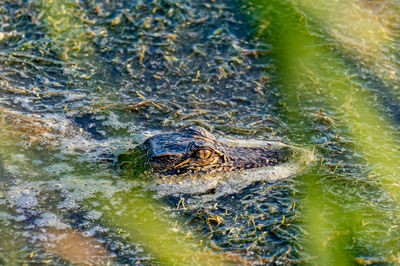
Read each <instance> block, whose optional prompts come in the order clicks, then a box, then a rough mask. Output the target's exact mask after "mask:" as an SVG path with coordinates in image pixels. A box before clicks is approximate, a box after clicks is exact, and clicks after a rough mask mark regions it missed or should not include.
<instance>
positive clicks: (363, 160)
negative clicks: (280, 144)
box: [0, 0, 400, 265]
mask: <svg viewBox="0 0 400 266" xmlns="http://www.w3.org/2000/svg"><path fill="white" fill-rule="evenodd" d="M356 2H357V3H358V1H356ZM0 3H1V5H0V21H1V24H0V25H1V27H0V62H1V63H0V125H1V129H0V140H1V141H0V155H1V157H0V159H1V168H0V177H1V180H0V188H1V190H0V222H1V223H0V224H1V225H0V236H1V237H0V264H9V263H23V262H26V263H29V262H32V263H33V262H37V263H48V264H53V265H59V264H68V263H69V262H71V261H72V262H80V260H79V259H76V258H72V257H71V252H66V251H65V250H60V249H58V248H57V245H58V246H60V245H67V246H68V245H71V246H74V245H76V243H77V242H82V241H83V242H85V244H86V246H89V247H93V249H92V250H91V252H89V253H88V254H87V258H88V260H89V261H90V262H92V263H104V264H106V263H107V262H110V263H113V264H125V263H127V264H134V263H143V264H154V263H161V264H162V263H171V261H168V260H166V259H165V254H163V252H162V251H160V250H162V249H165V250H168V247H165V245H166V243H168V244H170V242H166V241H167V240H165V239H167V238H168V234H167V235H166V236H164V235H163V234H162V233H160V232H159V234H157V235H159V236H160V239H158V238H157V237H154V239H153V238H149V237H147V236H143V235H141V233H140V232H141V231H143V232H151V229H149V230H150V231H147V230H148V229H146V226H147V227H148V226H150V225H151V226H153V224H156V223H157V221H160V222H159V223H162V224H164V225H165V226H166V227H165V228H167V229H168V230H170V231H171V232H173V234H174V232H176V231H179V232H182V233H183V235H184V239H185V240H186V239H189V240H190V241H191V242H190V243H189V244H187V248H188V249H193V250H196V251H197V250H201V251H202V252H206V251H207V250H211V251H212V252H213V253H217V254H225V255H226V256H228V255H231V254H230V253H233V254H236V257H235V258H234V259H231V260H227V261H228V262H230V263H235V262H242V263H244V262H246V261H247V262H249V263H259V264H267V263H271V264H274V263H283V264H296V263H303V262H310V263H319V264H332V263H336V264H337V263H340V262H342V261H346V262H349V261H350V262H351V263H360V264H365V263H367V262H373V263H396V262H398V260H399V255H398V254H399V253H398V252H400V247H399V242H398V236H399V229H398V221H399V210H400V206H399V204H398V201H397V200H396V199H397V194H396V193H394V192H393V191H390V190H388V189H387V187H388V186H391V187H396V186H398V182H396V177H397V176H395V175H394V176H391V179H390V182H388V181H387V179H382V175H383V174H382V171H379V168H380V167H381V168H385V167H386V165H385V162H376V161H375V162H376V164H375V163H371V159H370V158H375V157H374V156H373V152H371V153H368V149H367V148H365V147H368V146H366V145H364V146H363V145H361V144H360V143H363V141H365V140H368V136H363V135H362V134H361V133H362V132H363V131H362V130H360V132H361V133H360V134H353V133H352V132H353V131H352V130H353V129H354V128H353V127H352V125H353V124H352V123H351V121H352V120H351V119H352V117H350V116H349V115H348V114H347V113H346V112H345V111H343V110H346V108H347V107H348V106H356V104H355V103H353V102H351V101H349V102H345V100H343V104H341V105H339V104H338V102H340V101H342V98H340V95H335V94H334V93H331V96H332V98H331V99H333V100H327V99H330V98H329V97H327V96H326V95H324V92H323V91H327V89H326V88H328V87H329V86H330V85H329V84H334V86H338V87H340V86H342V87H350V85H349V84H351V86H353V85H354V88H356V89H355V90H353V91H350V90H349V94H354V95H355V96H354V98H357V97H358V96H359V97H361V99H364V100H365V103H367V105H369V106H371V107H373V108H374V110H377V112H378V113H379V114H381V115H380V116H378V117H377V119H378V120H379V119H381V120H384V121H386V120H387V121H389V122H388V123H389V124H390V127H389V129H386V128H385V129H382V130H385V134H387V135H388V136H389V135H390V136H391V137H393V136H394V137H393V139H394V142H392V144H393V143H394V146H395V147H393V148H392V149H393V152H394V153H395V154H397V148H398V141H397V140H398V139H397V137H398V125H397V124H398V117H399V111H398V106H399V104H398V87H397V86H398V85H397V84H398V83H397V81H398V80H399V75H398V69H399V68H398V63H399V61H398V51H399V49H398V48H399V38H398V37H399V36H398V32H399V31H398V29H399V26H398V25H399V24H398V18H397V17H396V11H395V10H396V7H398V5H397V4H396V3H389V4H390V5H391V6H392V7H391V8H386V6H385V5H384V4H376V6H375V5H373V4H372V3H369V2H368V1H366V2H365V3H364V2H363V1H359V3H358V4H357V3H356V4H354V5H353V6H352V8H354V10H355V11H354V12H356V11H359V10H363V12H364V11H365V10H367V11H368V12H369V13H368V12H367V13H368V14H370V13H372V14H373V15H375V16H376V17H377V18H381V19H382V18H383V17H384V18H385V19H386V21H382V25H390V27H388V28H389V29H390V35H389V37H387V36H386V35H385V36H386V37H387V38H388V39H389V41H387V42H385V43H384V44H382V45H381V46H378V45H380V44H375V43H372V44H371V43H368V42H362V40H363V39H362V38H361V37H360V38H361V39H357V38H355V37H353V36H356V34H355V33H354V32H350V33H348V32H347V33H346V32H345V33H346V34H347V35H346V34H344V33H343V31H341V30H342V29H343V28H344V29H346V27H345V25H344V26H343V25H342V26H340V25H341V24H340V23H339V24H337V25H339V26H337V27H335V26H332V28H327V26H326V25H324V24H323V23H321V22H320V20H319V18H318V16H315V14H314V16H313V15H312V14H313V12H316V14H324V12H326V10H329V11H330V10H334V8H333V7H332V6H328V7H326V6H323V5H321V8H320V9H318V6H316V7H315V9H316V10H317V11H315V10H310V9H307V4H304V3H303V4H304V5H301V4H299V3H301V1H299V2H296V3H297V4H296V5H295V8H293V9H290V12H285V10H284V8H286V6H284V5H282V6H280V5H278V4H276V3H275V2H274V1H273V2H271V3H269V4H268V3H262V2H260V3H259V2H256V3H247V2H240V1H238V2H236V1H223V0H215V1H185V0H182V1H177V2H176V1H166V0H165V1H161V0H160V1H157V0H154V1H151V2H150V1H55V0H54V1H52V0H42V1H39V0H38V1H33V0H32V1H31V0H28V1H0ZM389 4H388V5H389ZM370 5H371V6H370ZM280 8H283V9H282V10H283V11H282V10H280ZM324 8H325V9H324ZM336 8H337V9H338V10H341V9H340V6H339V8H338V7H336ZM343 10H345V9H343ZM263 12H266V13H263ZM291 12H294V14H295V17H297V18H298V19H297V20H296V21H295V22H293V21H292V20H291V19H289V18H288V19H287V20H285V19H286V17H285V16H288V17H290V16H292V15H293V13H291ZM318 12H319V13H318ZM332 12H333V11H332ZM374 12H375V13H374ZM379 12H381V13H383V14H384V15H385V16H383V15H382V14H381V15H380V13H379ZM385 12H386V13H385ZM328 13H329V12H328ZM277 14H278V15H277ZM282 14H285V15H282ZM388 14H391V15H392V17H391V16H388ZM343 16H344V15H343ZM356 17H357V16H356ZM279 19H282V21H283V22H285V21H286V22H287V24H288V25H287V26H288V27H290V26H293V27H294V28H295V29H296V27H301V26H298V25H297V24H295V23H297V22H300V24H299V25H303V24H304V23H305V24H306V25H307V27H308V28H307V34H310V35H311V36H314V37H315V38H316V39H315V40H317V41H315V40H314V43H313V44H312V45H309V46H310V47H322V49H323V52H320V56H321V57H322V58H324V60H323V61H324V62H328V63H327V64H326V65H327V66H326V68H322V67H321V68H320V69H321V73H329V75H323V74H321V73H316V71H315V70H314V68H313V67H312V66H311V64H306V67H305V69H306V71H303V72H301V74H299V75H298V76H296V77H295V78H291V77H290V73H292V72H293V73H294V72H295V71H291V70H290V71H288V70H287V69H290V68H287V67H286V68H285V65H284V63H282V61H280V60H279V59H280V58H281V59H282V57H279V55H280V54H279V53H280V52H279V47H277V46H278V44H279V43H280V44H282V42H281V39H279V38H278V37H275V36H278V35H277V34H275V35H274V30H276V29H275V28H274V23H275V24H277V23H278V22H276V21H278V20H279ZM385 23H386V24H385ZM327 24H328V25H329V23H327ZM278 25H279V24H278ZM334 25H336V24H334ZM275 27H276V25H275ZM270 28H271V30H270ZM361 28H362V27H361ZM281 29H282V32H283V30H284V29H285V27H282V28H281ZM300 30H301V29H299V31H300ZM372 30H373V27H371V31H372ZM271 33H272V34H271ZM351 34H354V35H351ZM349 36H350V37H349ZM386 37H385V38H386ZM352 38H355V39H352ZM382 38H383V37H382ZM349 39H350V41H349ZM383 39H384V38H383ZM354 43H356V44H357V45H355V46H351V45H354ZM301 45H302V44H301V43H300V42H299V43H298V44H297V43H296V42H294V43H290V44H288V47H296V46H298V47H300V46H301ZM368 45H370V46H368ZM373 45H375V46H373ZM365 47H367V48H368V49H367V48H365ZM371 47H372V48H374V47H375V50H373V49H372V48H371ZM382 47H383V48H382ZM376 51H380V52H381V53H377V52H376ZM305 53H306V52H305ZM337 58H338V60H340V62H342V64H341V65H340V68H338V67H337V65H338V63H336V61H335V60H337ZM288 62H289V61H288ZM305 62H306V61H305ZM330 62H331V63H330ZM293 66H296V65H295V64H294V63H293ZM382 66H384V67H382ZM307 67H309V71H308V72H307V69H308V68H307ZM285 71H287V73H286V72H285ZM289 72H290V73H289ZM282 73H284V74H282ZM288 73H289V74H288ZM285 75H286V76H285ZM282 77H283V79H285V78H287V79H285V80H286V81H282ZM338 77H340V79H339V78H338ZM327 84H328V85H327ZM338 84H339V85H338ZM285 88H290V89H292V90H291V91H292V93H288V91H287V89H285ZM303 88H308V89H307V90H302V89H303ZM321 91H322V92H321ZM342 95H343V93H342ZM293 99H295V102H297V103H298V105H297V104H296V106H295V107H293V106H294V105H293V104H291V102H292V100H293ZM337 99H339V100H337ZM357 99H358V98H357ZM354 116H357V115H354ZM193 124H197V125H201V126H204V127H206V128H208V129H210V130H211V131H212V132H213V133H215V134H216V135H217V136H219V137H224V138H228V139H235V138H239V139H245V140H247V141H252V140H258V141H262V140H280V141H284V142H286V143H296V144H297V145H302V146H304V147H305V148H308V149H310V150H312V149H314V150H315V153H316V154H317V156H318V162H316V163H315V164H314V165H312V167H310V169H308V171H306V172H303V173H301V174H299V175H296V176H295V177H293V178H290V179H286V180H283V181H279V182H275V183H268V182H256V183H253V184H251V185H250V186H248V187H246V188H244V189H241V190H238V191H235V192H234V193H229V194H227V195H223V196H221V197H219V198H211V199H210V200H208V201H204V202H200V203H199V202H198V201H193V200H192V201H191V200H190V196H188V197H189V198H187V199H186V201H184V203H183V204H182V199H181V198H180V197H176V196H174V195H169V196H165V197H161V198H160V197H158V196H157V193H155V192H154V191H151V190H150V191H149V189H148V186H147V185H146V184H145V183H144V181H143V180H138V179H135V178H132V177H129V176H127V175H125V174H124V172H123V171H120V169H119V168H118V164H117V161H116V158H117V156H118V154H120V153H121V152H124V151H127V150H129V149H131V148H132V147H134V146H135V145H137V144H138V143H140V142H141V141H143V139H145V138H146V137H147V136H150V135H154V134H157V133H160V132H163V131H178V130H181V129H183V128H185V127H186V126H188V125H193ZM367 126H368V125H365V127H367ZM361 128H362V127H361ZM371 140H373V139H371ZM363 148H365V149H363ZM365 150H367V152H366V151H365ZM396 159H398V158H397V157H394V158H392V157H390V158H388V160H389V161H396ZM377 169H378V170H377ZM393 171H394V173H397V172H396V170H395V169H394V170H393ZM387 184H389V185H387ZM162 194H163V193H162ZM185 202H186V204H185ZM177 205H178V208H177ZM152 221H155V222H153V223H152ZM318 221H319V222H318ZM127 224H128V225H127ZM124 226H126V227H124ZM151 226H150V227H151ZM318 228H320V230H319V229H318ZM131 229H132V230H131ZM135 230H136V231H135ZM63 238H64V239H67V240H68V241H69V242H68V241H67V243H63V242H60V241H62V239H63ZM310 239H311V240H310ZM312 239H317V240H318V241H319V242H318V241H316V242H315V243H317V242H318V243H319V244H315V243H314V242H313V241H312ZM151 241H154V243H153V242H151ZM163 241H164V242H163ZM149 242H150V243H149ZM182 243H184V244H185V242H184V241H183V242H182ZM193 243H195V244H193ZM171 245H172V244H171ZM318 245H319V246H318ZM315 249H317V250H319V249H321V250H323V251H321V252H319V251H315ZM157 250H158V251H159V253H157ZM326 251H327V252H326ZM224 252H225V253H224ZM227 252H230V253H227ZM72 253H73V252H72ZM328 253H329V254H331V257H329V256H328V258H327V259H326V261H323V260H320V259H316V254H317V255H318V254H328ZM332 254H333V255H332ZM200 257H201V256H200ZM235 260H236V261H235ZM184 261H185V260H184ZM200 261H201V259H200ZM186 262H187V261H186ZM197 262H199V261H197Z"/></svg>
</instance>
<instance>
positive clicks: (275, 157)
mask: <svg viewBox="0 0 400 266" xmlns="http://www.w3.org/2000/svg"><path fill="white" fill-rule="evenodd" d="M294 153H295V151H294V150H293V149H292V148H291V147H290V146H288V145H284V144H282V145H263V146H260V147H248V146H239V145H233V144H226V143H223V142H221V141H219V140H217V139H216V137H215V136H214V135H213V134H211V133H210V132H208V131H207V130H206V129H204V128H202V127H199V126H192V127H190V128H187V129H186V130H185V131H183V132H182V133H166V134H159V135H155V136H153V137H150V138H148V139H147V140H146V141H145V142H144V143H142V144H141V145H138V146H137V147H136V148H135V149H134V150H132V151H129V152H127V153H125V154H121V155H120V156H119V158H118V159H119V162H120V165H121V167H126V168H130V169H133V170H134V171H139V172H140V171H148V170H150V171H152V172H155V173H159V174H161V175H162V176H170V175H184V174H197V173H201V174H202V173H218V172H230V171H238V170H245V169H251V168H258V167H268V166H275V165H278V164H282V163H284V162H287V161H288V160H290V159H291V158H293V156H294Z"/></svg>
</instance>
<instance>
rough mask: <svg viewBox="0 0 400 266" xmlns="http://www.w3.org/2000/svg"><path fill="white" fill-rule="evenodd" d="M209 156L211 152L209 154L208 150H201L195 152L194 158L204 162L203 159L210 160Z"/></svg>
mask: <svg viewBox="0 0 400 266" xmlns="http://www.w3.org/2000/svg"><path fill="white" fill-rule="evenodd" d="M211 154H212V152H211V151H210V150H205V149H202V150H198V151H197V154H196V156H197V158H199V159H203V160H205V159H208V158H210V157H211Z"/></svg>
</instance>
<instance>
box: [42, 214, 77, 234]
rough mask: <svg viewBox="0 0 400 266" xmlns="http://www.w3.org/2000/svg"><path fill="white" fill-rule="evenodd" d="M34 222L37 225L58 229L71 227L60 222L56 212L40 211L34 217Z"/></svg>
mask: <svg viewBox="0 0 400 266" xmlns="http://www.w3.org/2000/svg"><path fill="white" fill-rule="evenodd" d="M34 224H35V225H36V226H38V227H53V228H55V229H59V230H65V229H67V228H71V226H70V225H68V224H66V223H63V222H61V220H60V219H59V218H58V216H57V214H55V213H52V212H45V213H41V214H40V217H39V218H37V219H35V222H34Z"/></svg>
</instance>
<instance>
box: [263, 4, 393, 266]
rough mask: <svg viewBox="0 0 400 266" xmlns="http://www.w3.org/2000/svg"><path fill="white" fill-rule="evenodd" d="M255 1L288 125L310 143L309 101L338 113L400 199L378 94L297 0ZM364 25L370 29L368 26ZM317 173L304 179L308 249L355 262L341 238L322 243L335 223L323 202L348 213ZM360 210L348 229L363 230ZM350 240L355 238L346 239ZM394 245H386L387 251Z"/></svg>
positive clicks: (320, 260)
mask: <svg viewBox="0 0 400 266" xmlns="http://www.w3.org/2000/svg"><path fill="white" fill-rule="evenodd" d="M299 2H300V3H301V2H302V1H296V3H297V4H298V3H299ZM255 3H256V4H258V6H259V10H258V12H259V13H260V15H259V19H260V23H261V25H263V27H265V28H266V30H265V31H263V32H262V34H263V35H262V37H263V38H265V40H266V41H267V42H272V43H273V45H274V50H275V52H276V53H275V56H276V60H277V64H278V73H279V75H281V82H282V86H281V87H280V88H281V94H282V99H283V102H284V107H285V114H286V117H287V120H288V121H289V128H291V129H292V130H297V131H298V132H300V131H301V132H304V133H303V139H302V140H301V141H302V142H305V143H307V142H308V140H309V139H310V138H311V136H312V135H313V132H312V129H313V127H311V126H309V125H311V124H312V121H308V120H307V118H308V117H309V116H307V107H308V106H318V105H319V106H320V107H321V108H323V109H324V110H327V112H328V113H329V114H334V115H335V117H336V119H335V126H336V127H337V128H339V129H340V132H342V134H347V136H346V137H345V138H351V139H354V140H356V142H355V143H354V146H355V149H356V150H358V151H359V152H361V153H362V154H363V155H364V157H365V159H366V160H367V164H368V166H372V167H373V168H372V169H373V171H375V172H376V173H377V174H378V176H379V180H380V181H381V183H382V184H383V186H384V187H385V189H386V191H387V192H388V194H389V195H390V196H391V197H392V198H393V199H394V200H395V201H398V200H399V199H400V192H399V190H398V189H397V187H398V186H399V181H398V176H400V168H399V165H398V163H397V162H398V160H399V159H400V158H399V152H398V150H397V147H398V141H397V140H396V137H395V136H396V132H395V130H394V129H395V127H394V126H393V124H392V121H391V120H390V119H389V118H388V116H387V115H386V114H385V113H382V112H379V111H378V110H377V109H376V108H374V106H375V104H376V103H375V102H376V100H375V102H374V101H373V100H374V99H375V98H374V97H373V95H372V93H371V92H370V91H368V90H365V89H364V88H363V84H361V83H360V82H359V81H358V80H357V79H356V78H354V77H353V76H352V75H351V74H350V73H349V67H348V66H347V65H346V64H345V62H344V61H343V60H342V59H341V58H340V57H339V56H338V55H337V54H335V53H334V52H333V51H332V50H330V49H329V47H328V46H327V44H326V43H325V42H324V40H321V39H320V37H319V36H315V35H314V34H312V33H311V32H313V31H312V30H311V29H310V28H308V27H310V26H309V25H308V24H307V23H306V18H305V17H304V16H303V14H302V13H299V12H298V10H297V9H296V8H295V6H294V5H293V3H294V2H291V1H256V2H255ZM307 4H308V5H302V7H303V8H304V9H307V8H311V7H314V6H318V4H321V3H319V2H318V1H317V2H313V3H312V4H311V3H310V2H307ZM306 11H307V10H306ZM332 12H334V11H332ZM336 15H337V14H336ZM330 16H335V14H334V13H333V14H330ZM365 30H366V31H368V28H366V29H365ZM376 43H377V44H379V42H376ZM350 71H351V70H350ZM380 109H381V110H382V109H384V108H380ZM295 133H296V132H295ZM318 178H319V176H318V175H311V176H309V177H308V178H306V179H305V182H306V184H307V187H308V190H307V193H308V194H309V196H308V197H307V199H305V200H304V202H302V204H304V205H305V206H307V216H306V217H307V218H306V219H305V220H306V221H305V223H306V225H307V226H308V227H309V228H310V229H309V230H310V239H309V240H308V241H307V242H308V246H309V250H310V254H311V255H313V256H316V257H317V259H316V262H317V264H319V265H328V264H332V263H334V264H336V265H339V264H340V265H345V264H352V263H353V261H352V258H351V256H349V255H348V253H347V252H346V251H345V250H344V247H341V246H340V243H339V242H338V243H337V244H336V245H330V247H329V248H323V247H325V246H326V241H327V236H328V235H329V231H331V230H333V228H331V227H332V224H335V223H333V222H329V223H325V222H324V219H323V217H324V215H323V214H322V213H323V209H322V206H324V207H325V208H326V207H329V210H330V211H331V212H333V213H336V216H337V217H340V216H339V215H343V214H344V213H343V211H342V210H340V209H337V208H335V207H334V206H330V205H329V202H326V201H324V200H323V198H322V197H321V195H320V193H321V191H319V190H318V187H316V186H314V185H313V182H316V180H318ZM337 197H339V196H337ZM325 200H326V198H325ZM368 212H371V210H369V209H367V208H365V209H364V210H363V212H362V213H368ZM372 212H373V211H372ZM358 215H359V214H357V213H353V214H351V212H350V214H349V212H347V214H346V216H345V218H346V220H347V223H348V225H347V227H348V228H349V230H350V229H351V230H360V231H362V230H365V229H363V228H362V227H361V226H354V225H357V224H359V223H358V220H359V217H357V216H358ZM365 219H366V220H367V219H368V218H365ZM366 238H367V239H368V238H369V236H368V235H367V236H366ZM371 238H372V236H371ZM383 242H385V241H383ZM342 245H343V243H342ZM348 245H349V246H350V245H351V243H349V242H348ZM391 248H392V247H389V246H386V247H385V249H386V250H387V251H389V250H391ZM338 263H339V264H338Z"/></svg>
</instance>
